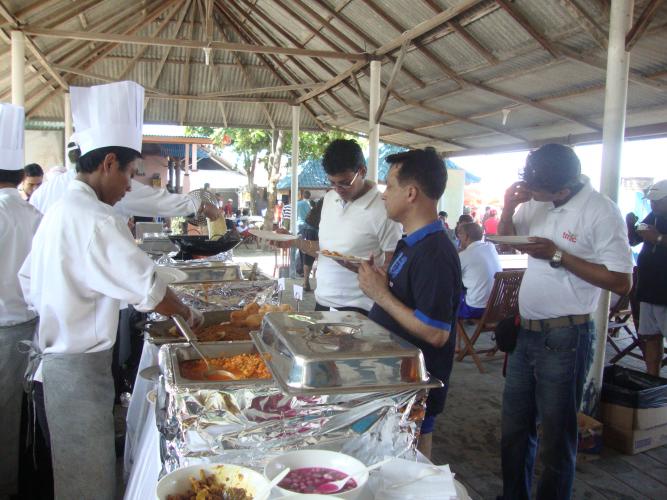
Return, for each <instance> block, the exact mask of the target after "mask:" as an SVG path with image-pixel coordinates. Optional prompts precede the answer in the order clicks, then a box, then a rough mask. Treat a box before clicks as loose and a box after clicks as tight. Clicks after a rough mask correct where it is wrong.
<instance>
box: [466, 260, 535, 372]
mask: <svg viewBox="0 0 667 500" xmlns="http://www.w3.org/2000/svg"><path fill="white" fill-rule="evenodd" d="M523 273H524V270H523V269H520V270H515V271H501V272H499V273H496V274H495V276H494V281H493V288H492V289H491V295H490V296H489V300H488V301H487V303H486V308H485V309H484V314H482V317H481V318H480V319H473V320H467V319H464V318H458V319H457V320H456V332H457V335H458V336H459V338H461V339H462V340H463V344H464V347H463V349H461V351H460V352H459V354H458V356H457V357H456V360H457V361H463V359H464V358H465V357H466V356H468V355H470V356H471V357H472V359H473V361H474V362H475V364H476V365H477V368H478V369H479V371H480V373H484V368H483V367H482V363H481V360H480V358H479V355H480V354H484V353H486V354H487V355H488V356H493V355H495V353H496V352H497V350H498V349H497V348H496V347H492V348H489V349H481V350H475V343H476V342H477V340H478V339H479V336H480V335H481V334H482V333H484V332H493V331H494V330H495V328H496V325H497V324H498V321H500V320H501V319H504V318H507V317H509V316H514V315H516V314H519V287H520V286H521V280H522V279H523ZM464 321H473V322H474V323H475V324H476V325H477V326H476V328H475V332H474V333H473V335H472V337H468V334H467V333H466V331H465V328H464V325H463V322H464Z"/></svg>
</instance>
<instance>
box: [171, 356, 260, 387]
mask: <svg viewBox="0 0 667 500" xmlns="http://www.w3.org/2000/svg"><path fill="white" fill-rule="evenodd" d="M210 361H211V365H212V367H213V368H221V369H223V370H227V371H229V372H232V373H233V374H234V375H236V376H237V377H238V379H239V380H248V379H270V378H271V372H269V369H268V368H267V367H266V364H264V361H263V360H262V358H261V356H260V355H259V354H237V355H236V356H230V357H226V358H210ZM179 368H180V370H181V377H183V378H187V379H189V380H207V381H208V380H221V381H224V380H229V379H228V378H226V377H224V376H216V375H213V374H211V375H209V376H206V375H205V373H206V371H207V367H206V363H204V361H203V360H201V359H190V360H187V361H181V362H180V363H179Z"/></svg>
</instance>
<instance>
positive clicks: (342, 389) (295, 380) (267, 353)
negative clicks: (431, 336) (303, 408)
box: [250, 312, 442, 395]
mask: <svg viewBox="0 0 667 500" xmlns="http://www.w3.org/2000/svg"><path fill="white" fill-rule="evenodd" d="M250 336H251V337H252V339H253V341H254V342H255V344H256V345H257V348H258V349H259V351H260V352H261V353H262V355H263V356H264V357H265V360H266V361H267V364H268V367H269V369H270V370H271V373H272V374H273V377H274V379H275V380H276V382H277V383H278V384H279V385H280V387H281V388H282V390H283V391H284V392H286V393H287V394H291V395H301V394H341V393H360V392H396V391H401V390H406V389H415V388H424V389H428V388H435V387H442V383H441V382H440V381H439V380H437V379H436V378H433V377H430V376H429V374H428V372H427V371H426V366H425V363H424V356H423V354H422V352H421V351H420V350H419V349H418V348H416V347H415V346H413V345H412V344H410V343H409V342H407V341H405V340H403V339H402V338H400V337H398V336H396V335H394V334H393V333H391V332H390V331H389V330H387V329H385V328H383V327H382V326H380V325H378V324H377V323H375V322H374V321H371V320H369V319H368V318H366V317H365V316H363V315H361V314H359V313H356V312H313V313H269V314H267V315H266V316H264V321H263V323H262V329H261V331H259V332H251V333H250Z"/></svg>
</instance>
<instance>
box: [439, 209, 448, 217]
mask: <svg viewBox="0 0 667 500" xmlns="http://www.w3.org/2000/svg"><path fill="white" fill-rule="evenodd" d="M438 216H440V217H447V212H445V211H444V210H441V211H440V212H438Z"/></svg>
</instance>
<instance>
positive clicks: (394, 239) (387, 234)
mask: <svg viewBox="0 0 667 500" xmlns="http://www.w3.org/2000/svg"><path fill="white" fill-rule="evenodd" d="M401 236H402V234H401V225H400V224H399V223H398V222H394V221H393V220H391V219H390V218H389V217H387V216H385V219H384V221H383V222H382V224H380V227H379V228H378V241H379V242H380V248H381V249H382V251H383V252H393V251H394V250H396V244H397V243H398V241H399V240H400V239H401Z"/></svg>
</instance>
